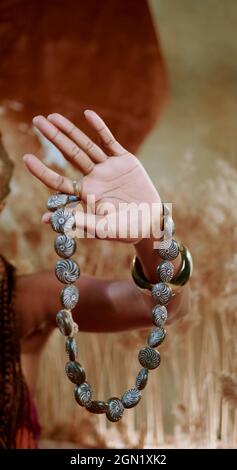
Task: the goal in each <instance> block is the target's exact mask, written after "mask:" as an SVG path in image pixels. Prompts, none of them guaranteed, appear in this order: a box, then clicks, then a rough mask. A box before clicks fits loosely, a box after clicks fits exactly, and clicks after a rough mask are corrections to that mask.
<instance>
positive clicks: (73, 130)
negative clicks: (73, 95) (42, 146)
mask: <svg viewBox="0 0 237 470" xmlns="http://www.w3.org/2000/svg"><path fill="white" fill-rule="evenodd" d="M47 119H48V120H49V121H50V122H51V123H52V124H54V125H55V126H56V127H57V128H58V129H60V130H61V131H63V132H64V133H65V134H66V135H67V136H68V137H70V139H72V140H73V141H74V142H75V143H76V144H77V145H78V146H79V147H80V148H82V149H83V150H84V151H85V152H86V153H87V155H89V157H91V158H92V160H93V161H94V162H95V163H100V162H104V161H105V160H106V159H107V155H106V154H105V153H104V152H103V150H102V149H101V148H100V147H99V146H98V145H96V144H95V143H94V142H93V141H92V140H91V139H89V137H87V135H86V134H84V132H82V131H81V130H80V129H78V128H77V127H76V126H75V125H74V124H73V123H72V122H71V121H69V119H66V118H65V117H64V116H62V115H61V114H58V113H54V114H49V116H48V117H47Z"/></svg>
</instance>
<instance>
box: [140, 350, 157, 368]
mask: <svg viewBox="0 0 237 470" xmlns="http://www.w3.org/2000/svg"><path fill="white" fill-rule="evenodd" d="M138 359H139V362H140V364H141V365H142V367H145V368H146V369H156V367H158V365H159V364H160V354H159V353H158V351H156V350H155V349H152V348H150V347H149V346H146V347H144V348H142V349H140V351H139V354H138Z"/></svg>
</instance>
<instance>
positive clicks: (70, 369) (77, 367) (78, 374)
mask: <svg viewBox="0 0 237 470" xmlns="http://www.w3.org/2000/svg"><path fill="white" fill-rule="evenodd" d="M65 372H66V374H67V376H68V378H69V380H71V382H72V383H74V384H77V385H80V384H82V383H83V382H85V380H86V374H85V371H84V369H83V367H82V366H81V364H79V362H76V361H69V362H67V364H66V366H65Z"/></svg>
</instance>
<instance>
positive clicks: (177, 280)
mask: <svg viewBox="0 0 237 470" xmlns="http://www.w3.org/2000/svg"><path fill="white" fill-rule="evenodd" d="M179 252H180V254H181V258H182V261H181V267H180V269H179V271H178V272H177V274H176V275H175V276H174V277H173V278H172V279H171V280H170V281H169V282H166V283H165V284H167V286H169V287H170V288H171V289H172V296H174V295H176V294H177V293H178V292H180V291H181V288H182V287H183V286H184V285H185V284H187V282H188V281H189V279H190V277H191V275H192V269H193V262H192V256H191V253H190V251H189V250H188V248H187V247H185V246H184V245H179ZM162 265H164V263H163V262H161V263H160V265H159V266H161V268H160V269H162ZM158 272H159V267H158ZM132 277H133V280H134V282H135V283H136V285H137V286H138V287H139V288H140V289H143V290H146V291H148V292H147V293H148V294H149V293H150V294H151V291H152V289H153V287H154V286H155V285H156V284H153V283H151V282H150V281H149V280H148V279H147V278H146V277H145V274H144V272H143V269H142V265H141V263H140V261H139V258H138V257H137V256H134V258H133V261H132ZM161 282H162V281H161Z"/></svg>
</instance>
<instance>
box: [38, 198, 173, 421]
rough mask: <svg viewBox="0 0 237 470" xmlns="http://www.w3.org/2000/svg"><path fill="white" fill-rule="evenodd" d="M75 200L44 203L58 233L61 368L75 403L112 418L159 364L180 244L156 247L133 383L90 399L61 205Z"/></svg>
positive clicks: (67, 217)
mask: <svg viewBox="0 0 237 470" xmlns="http://www.w3.org/2000/svg"><path fill="white" fill-rule="evenodd" d="M76 200H78V198H76V196H74V197H73V198H72V197H69V196H68V195H66V194H56V195H53V196H51V197H50V198H49V200H48V204H47V207H48V209H49V210H51V211H53V214H52V217H51V226H52V228H53V230H54V231H56V232H58V233H59V235H58V237H57V239H56V240H55V245H54V246H55V250H56V253H57V254H58V255H59V256H60V259H59V260H58V261H57V262H56V267H55V274H56V276H57V278H58V280H59V281H60V282H62V283H63V284H66V286H65V287H64V288H63V289H62V291H61V295H60V299H61V304H62V309H61V310H60V311H59V312H58V313H57V315H56V322H57V325H58V327H59V330H60V332H61V333H62V334H63V335H64V336H66V337H67V339H66V353H67V354H68V356H69V361H68V362H67V364H66V367H65V371H66V374H67V376H68V378H69V380H70V381H71V382H72V383H73V384H75V389H74V396H75V399H76V401H77V403H78V404H79V405H80V406H83V407H85V408H86V409H87V410H88V411H89V412H91V413H96V414H101V413H105V414H106V416H107V418H108V419H109V421H112V422H116V421H119V420H120V419H121V418H122V416H123V413H124V409H125V408H132V407H134V406H135V405H137V404H138V403H139V401H140V399H141V396H142V394H141V390H143V389H144V388H145V386H146V384H147V380H148V375H149V371H150V370H153V369H156V368H157V367H158V366H159V364H160V360H161V359H160V353H159V352H158V351H156V349H155V348H157V347H158V346H159V345H160V344H161V343H162V342H163V341H164V339H165V336H166V331H165V330H164V323H165V322H166V320H167V316H168V314H167V309H166V305H167V304H168V302H169V301H170V299H171V297H172V289H171V288H170V286H169V284H167V282H169V281H171V279H172V277H173V274H174V266H173V264H172V261H173V260H174V259H175V258H176V257H177V256H178V254H179V250H180V248H179V245H178V244H177V242H176V241H175V240H173V239H172V241H171V242H170V241H169V244H168V243H167V241H166V240H165V241H164V242H162V243H161V245H160V247H159V249H158V251H159V255H160V257H161V258H162V259H163V260H164V261H162V262H161V263H160V264H159V266H158V267H157V272H158V274H159V276H160V280H161V282H159V283H158V284H155V285H153V287H152V297H153V299H154V301H155V303H156V305H155V306H154V307H153V309H152V323H153V325H154V328H152V330H151V331H150V333H149V335H148V338H147V345H146V346H144V347H142V348H141V349H140V351H139V354H138V360H139V363H140V365H141V366H142V368H141V369H140V371H139V372H138V374H137V377H136V380H135V384H134V386H133V387H132V388H130V389H129V390H127V391H126V392H125V393H124V394H123V395H122V397H121V398H118V397H112V398H109V399H108V400H107V401H106V402H105V401H100V400H93V399H92V395H93V393H92V388H91V385H90V384H89V383H88V382H87V380H86V373H85V370H84V368H83V367H82V365H81V364H80V363H79V362H78V361H77V356H78V348H77V342H76V339H75V336H76V334H77V332H78V326H77V324H76V323H75V322H74V321H73V317H72V312H71V311H72V309H73V308H75V306H76V304H77V302H78V300H79V291H78V288H77V287H76V286H75V285H74V283H75V282H76V280H77V279H78V278H79V276H80V268H79V266H78V264H77V262H76V261H75V260H72V259H70V258H71V256H72V255H73V254H74V253H75V251H76V241H75V240H74V238H72V237H70V236H69V235H68V233H65V232H68V230H70V229H71V228H72V227H73V226H74V225H75V219H74V216H73V215H72V213H71V212H70V211H68V209H67V208H65V206H66V205H67V204H68V203H70V202H75V201H76ZM168 226H169V231H170V230H171V232H172V233H173V230H174V226H173V221H172V219H171V218H170V217H169V225H168ZM167 230H168V229H167Z"/></svg>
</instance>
